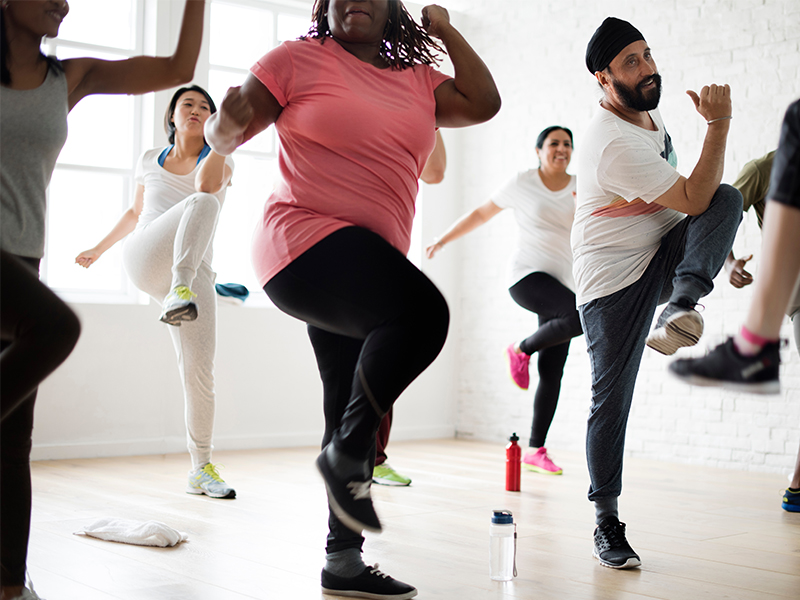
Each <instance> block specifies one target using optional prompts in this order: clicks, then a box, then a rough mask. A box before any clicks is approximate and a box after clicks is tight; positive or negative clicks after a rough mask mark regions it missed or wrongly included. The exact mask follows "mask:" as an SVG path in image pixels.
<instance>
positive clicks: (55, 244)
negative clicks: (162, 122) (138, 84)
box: [42, 0, 142, 302]
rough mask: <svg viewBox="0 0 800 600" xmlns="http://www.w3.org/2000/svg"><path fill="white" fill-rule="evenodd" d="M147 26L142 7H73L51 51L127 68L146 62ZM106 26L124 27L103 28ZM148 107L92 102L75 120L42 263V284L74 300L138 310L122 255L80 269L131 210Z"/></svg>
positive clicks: (119, 0) (96, 0)
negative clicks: (131, 62)
mask: <svg viewBox="0 0 800 600" xmlns="http://www.w3.org/2000/svg"><path fill="white" fill-rule="evenodd" d="M141 18H142V6H141V3H140V2H139V0H115V1H114V2H108V1H107V0H82V1H81V2H76V3H74V4H73V5H72V7H71V15H70V17H68V18H67V19H65V20H64V23H63V24H62V26H61V30H60V32H59V37H58V38H56V39H49V40H47V41H46V43H45V45H44V47H43V50H44V52H45V53H46V54H54V55H56V56H57V57H58V58H60V59H66V58H73V57H76V56H87V55H91V56H96V57H97V58H103V59H107V60H120V59H124V58H127V57H129V56H134V55H136V54H141V39H140V38H141V36H140V35H139V29H140V28H139V27H138V26H137V24H138V23H140V22H141ZM98 20H103V21H106V22H114V23H115V24H116V25H115V27H113V28H110V27H97V26H96V24H97V22H98ZM140 107H141V100H140V99H139V98H134V97H131V96H90V97H88V98H86V99H85V100H83V101H82V102H81V103H80V104H78V105H77V106H76V107H75V109H74V110H73V111H72V113H71V114H70V117H69V137H68V139H67V143H66V144H65V146H64V149H63V150H62V152H61V155H60V156H59V159H58V164H57V165H56V169H55V171H54V173H53V178H52V181H51V183H50V187H49V188H48V206H49V208H48V215H47V241H46V248H45V258H44V260H43V262H42V279H44V280H45V281H46V282H47V283H48V284H49V285H51V286H53V287H54V288H56V289H58V290H59V291H60V292H62V293H63V294H64V295H65V296H67V297H68V298H69V299H70V300H73V301H81V300H86V299H90V298H95V299H97V300H99V301H108V302H131V301H135V299H136V298H137V297H138V292H137V290H136V289H135V288H134V287H133V285H132V284H131V283H129V282H128V280H127V277H125V275H124V272H123V270H122V259H121V248H120V247H115V248H113V249H112V250H111V251H110V252H108V253H107V254H106V255H105V256H104V257H103V260H102V261H100V262H98V263H97V265H95V266H93V267H92V269H90V270H89V271H85V270H84V269H80V268H78V267H77V265H75V263H74V261H75V256H77V255H78V253H79V252H81V251H82V250H85V249H86V248H90V247H92V245H94V244H95V243H97V242H98V241H100V239H101V238H102V237H103V236H104V235H105V234H106V233H107V232H108V230H110V229H111V227H112V225H113V224H114V223H115V222H116V219H118V218H119V215H120V214H121V213H122V211H123V210H125V209H126V208H127V207H128V206H129V205H130V202H131V194H132V191H131V188H132V183H133V182H132V170H133V167H132V165H133V164H134V161H135V158H136V156H137V155H138V153H139V151H140V141H139V140H140V136H138V135H137V131H138V129H139V128H140V122H139V118H138V115H139V114H140V112H141V110H140ZM92 271H94V272H92Z"/></svg>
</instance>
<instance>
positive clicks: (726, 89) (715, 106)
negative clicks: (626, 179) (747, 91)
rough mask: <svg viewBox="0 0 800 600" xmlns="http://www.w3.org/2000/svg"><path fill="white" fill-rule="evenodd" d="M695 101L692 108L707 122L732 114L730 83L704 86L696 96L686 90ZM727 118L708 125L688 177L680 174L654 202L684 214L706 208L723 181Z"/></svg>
mask: <svg viewBox="0 0 800 600" xmlns="http://www.w3.org/2000/svg"><path fill="white" fill-rule="evenodd" d="M686 93H687V94H689V96H690V97H691V98H692V100H693V101H694V105H695V108H696V109H697V112H699V113H700V114H701V115H702V116H703V118H704V119H705V120H706V121H714V120H715V119H720V118H723V117H730V116H731V110H732V107H731V90H730V86H728V85H724V86H717V85H712V86H705V87H704V88H703V89H702V90H701V91H700V95H699V96H698V95H697V94H695V93H694V92H692V91H688V92H686ZM730 126H731V122H730V119H722V120H720V121H715V122H713V123H710V124H709V125H708V129H707V130H706V137H705V140H704V141H703V150H702V152H701V153H700V159H699V160H698V161H697V165H695V167H694V170H693V171H692V174H691V175H690V176H689V178H688V179H687V178H685V177H681V178H680V179H679V180H678V181H677V182H675V185H673V186H672V187H671V188H670V189H669V190H668V191H667V192H666V193H665V194H663V195H661V196H660V197H658V198H656V200H655V202H657V203H658V204H661V205H662V206H666V207H667V208H673V209H675V210H677V211H680V212H682V213H686V214H687V215H700V214H702V213H703V212H705V210H706V209H707V208H708V205H709V204H710V203H711V198H712V197H713V196H714V193H715V192H716V191H717V188H718V187H719V184H720V182H721V181H722V171H723V169H724V167H725V145H726V143H727V141H728V131H729V130H730Z"/></svg>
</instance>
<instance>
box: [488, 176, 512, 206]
mask: <svg viewBox="0 0 800 600" xmlns="http://www.w3.org/2000/svg"><path fill="white" fill-rule="evenodd" d="M518 181H519V175H516V176H515V177H514V178H513V179H511V180H509V181H507V182H506V183H505V184H504V185H503V186H502V187H501V188H500V189H498V190H496V191H495V192H494V193H493V194H492V195H491V196H489V199H490V200H491V201H492V202H494V203H495V205H496V206H498V207H499V208H514V207H515V206H516V199H517V196H518V195H519V183H518Z"/></svg>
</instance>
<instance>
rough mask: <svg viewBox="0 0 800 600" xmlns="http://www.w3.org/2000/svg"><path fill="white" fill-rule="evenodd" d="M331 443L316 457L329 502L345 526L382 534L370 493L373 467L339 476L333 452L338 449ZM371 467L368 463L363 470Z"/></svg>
mask: <svg viewBox="0 0 800 600" xmlns="http://www.w3.org/2000/svg"><path fill="white" fill-rule="evenodd" d="M332 446H333V444H332V443H331V444H328V445H327V446H326V447H325V448H324V449H323V450H322V452H321V453H320V455H319V456H318V457H317V469H318V470H319V472H320V474H321V475H322V479H323V480H324V481H325V490H326V491H327V492H328V503H329V504H330V506H331V510H332V511H333V512H334V514H335V515H336V516H337V517H338V518H339V520H340V521H341V522H342V523H344V525H345V526H346V527H348V528H349V529H351V530H353V531H355V532H356V533H361V532H362V531H363V530H364V529H366V530H367V531H373V532H375V533H380V531H381V522H380V520H379V519H378V515H377V513H376V512H375V507H374V506H373V504H372V496H371V495H370V486H371V485H372V469H371V468H369V472H368V473H348V474H347V475H344V476H342V475H340V474H339V473H337V470H336V469H335V468H334V465H333V464H332V460H331V456H330V455H331V452H336V450H334V449H333V448H332ZM367 467H369V463H365V465H364V469H362V470H366V469H367Z"/></svg>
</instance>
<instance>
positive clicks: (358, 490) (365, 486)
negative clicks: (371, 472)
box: [347, 479, 377, 566]
mask: <svg viewBox="0 0 800 600" xmlns="http://www.w3.org/2000/svg"><path fill="white" fill-rule="evenodd" d="M371 484H372V480H371V479H367V480H366V481H351V482H350V483H348V484H347V487H348V488H349V489H350V493H351V494H353V498H354V499H355V500H364V499H366V498H369V497H370V496H369V486H370V485H371ZM376 566H377V565H376Z"/></svg>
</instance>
